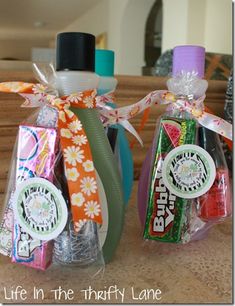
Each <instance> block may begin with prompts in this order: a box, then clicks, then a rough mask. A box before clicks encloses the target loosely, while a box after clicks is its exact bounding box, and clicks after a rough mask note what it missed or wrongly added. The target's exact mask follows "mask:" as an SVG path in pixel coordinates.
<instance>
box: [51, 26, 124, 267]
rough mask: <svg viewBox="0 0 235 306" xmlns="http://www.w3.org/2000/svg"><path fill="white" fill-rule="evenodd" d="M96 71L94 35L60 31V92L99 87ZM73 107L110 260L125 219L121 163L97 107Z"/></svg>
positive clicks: (58, 50)
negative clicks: (92, 172)
mask: <svg viewBox="0 0 235 306" xmlns="http://www.w3.org/2000/svg"><path fill="white" fill-rule="evenodd" d="M94 71H95V36H93V35H91V34H88V33H79V32H69V33H59V34H58V36H57V46H56V84H57V90H58V91H59V94H60V95H68V94H71V93H76V92H81V91H84V90H90V89H95V88H97V87H98V82H99V77H98V76H97V75H96V74H95V73H94ZM71 110H72V111H73V112H74V113H75V115H77V116H78V117H79V120H80V121H81V122H82V125H83V127H84V129H85V132H86V135H87V137H88V140H89V144H90V148H91V153H92V157H93V161H94V165H95V169H96V172H97V174H98V175H97V180H98V189H99V195H100V199H101V206H102V207H101V208H102V215H103V225H102V227H101V228H100V229H99V230H98V234H99V238H100V244H101V246H102V249H103V256H104V259H105V262H108V261H110V260H111V258H112V256H113V254H114V252H115V250H116V247H117V245H118V243H119V240H120V237H121V233H122V227H123V219H124V199H123V192H122V187H121V179H120V175H119V171H118V165H117V162H116V160H115V158H114V155H113V152H112V149H111V147H110V144H109V141H108V138H107V136H106V134H105V130H104V128H103V125H102V123H101V120H100V117H99V113H98V111H97V110H96V109H95V108H93V109H79V108H71ZM99 187H100V188H99ZM102 187H103V188H102ZM103 189H104V191H105V192H103Z"/></svg>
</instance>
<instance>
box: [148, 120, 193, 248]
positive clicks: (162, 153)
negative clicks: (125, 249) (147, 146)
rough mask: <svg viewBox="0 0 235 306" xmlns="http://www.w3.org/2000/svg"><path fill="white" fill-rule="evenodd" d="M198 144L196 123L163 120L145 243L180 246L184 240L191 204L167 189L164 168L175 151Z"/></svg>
mask: <svg viewBox="0 0 235 306" xmlns="http://www.w3.org/2000/svg"><path fill="white" fill-rule="evenodd" d="M195 141H196V121H195V120H193V119H180V118H174V117H162V118H161V120H160V129H159V133H158V137H156V152H155V153H154V155H155V156H154V159H153V160H154V162H153V165H152V172H151V183H150V189H149V200H148V207H147V214H146V223H145V229H144V238H145V239H151V240H159V241H164V242H175V243H177V242H180V241H181V240H182V233H184V232H186V231H187V227H188V225H187V223H188V221H187V220H188V218H187V215H188V214H189V213H190V209H191V200H187V199H182V198H179V197H176V196H175V195H173V194H172V193H170V191H169V190H168V189H167V188H166V187H165V185H164V183H163V180H162V165H163V161H164V159H165V157H166V155H167V154H168V153H169V152H170V151H171V150H172V149H174V148H175V147H177V146H180V145H183V144H194V143H195Z"/></svg>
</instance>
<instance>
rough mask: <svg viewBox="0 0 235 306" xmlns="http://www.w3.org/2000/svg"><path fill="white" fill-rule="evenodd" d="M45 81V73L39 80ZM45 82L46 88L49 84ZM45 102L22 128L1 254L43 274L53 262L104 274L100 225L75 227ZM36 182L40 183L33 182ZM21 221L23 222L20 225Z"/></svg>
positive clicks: (0, 234) (51, 110)
mask: <svg viewBox="0 0 235 306" xmlns="http://www.w3.org/2000/svg"><path fill="white" fill-rule="evenodd" d="M39 71H41V70H39ZM44 73H45V71H44ZM47 73H49V74H51V72H47ZM43 76H44V74H43V72H42V71H41V78H43ZM46 80H48V79H46V78H45V83H46V84H44V85H48V84H47V81H46ZM7 85H8V84H7ZM50 85H51V84H50ZM4 86H5V85H4V84H3V87H4ZM9 86H10V85H9ZM52 87H53V86H52ZM26 100H27V97H26ZM32 101H33V100H32ZM45 101H46V100H45V99H44V100H43V101H41V103H40V107H39V108H38V109H37V111H36V112H35V113H34V114H33V115H32V116H30V117H29V118H27V119H26V120H25V121H24V122H23V123H21V124H20V125H19V130H18V135H17V138H16V142H15V146H14V150H13V155H12V162H11V165H10V169H9V178H8V182H7V190H6V195H5V202H4V209H3V216H2V222H1V225H0V253H1V254H3V255H5V256H9V257H11V259H12V262H14V263H20V264H23V265H26V266H28V267H32V268H36V269H41V270H45V269H47V268H48V267H49V266H50V265H51V264H52V263H54V264H57V265H58V264H60V265H61V266H66V265H67V266H71V265H75V266H76V267H78V268H79V267H81V268H82V270H83V273H84V271H87V276H89V277H92V276H94V275H97V273H99V272H101V271H103V270H104V259H103V253H102V246H101V243H100V237H99V235H98V229H99V225H98V224H96V223H94V222H93V221H89V220H84V221H83V222H80V223H78V224H75V223H74V221H73V220H72V216H71V214H72V212H71V203H70V199H69V196H68V186H67V185H68V178H67V177H66V174H65V173H66V170H65V165H64V160H63V154H62V149H61V144H60V134H59V130H58V127H57V125H58V108H57V107H53V106H52V105H50V104H49V102H48V103H45ZM32 103H33V102H32ZM26 104H27V103H26ZM27 106H28V105H27ZM33 106H37V107H38V106H39V105H38V104H36V105H33ZM73 169H74V168H72V169H71V173H69V175H70V178H72V176H73V174H74V173H72V171H73ZM75 174H76V173H75ZM67 175H68V173H67ZM36 178H38V181H35V180H34V181H33V179H36ZM40 183H42V185H40ZM26 184H29V185H27V186H26ZM30 184H32V185H30ZM33 184H34V185H33ZM47 187H48V188H47ZM98 187H99V186H98ZM24 188H25V189H24ZM21 189H22V190H21ZM99 192H100V191H99V190H98V193H99ZM102 192H104V191H103V190H101V193H102ZM22 194H23V195H24V196H25V198H23V196H22ZM21 196H22V203H20V201H21ZM47 200H48V201H47ZM16 202H17V203H16ZM18 203H19V204H18ZM62 204H63V205H65V206H63V205H62ZM16 206H17V208H16ZM19 207H20V208H19ZM18 211H19V216H18ZM67 211H68V212H67ZM16 215H17V218H16ZM21 219H22V220H23V219H24V220H23V221H22V224H21V222H19V220H21ZM34 221H35V222H34ZM36 221H37V222H38V223H36ZM19 223H20V224H19ZM23 224H24V226H23ZM27 224H28V225H27ZM27 226H28V227H30V230H28V228H27ZM34 232H35V233H36V232H37V235H39V234H38V233H40V237H50V235H51V237H52V235H54V236H53V238H52V239H50V238H46V239H45V240H44V239H37V238H35V237H36V234H35V233H34ZM49 233H50V234H49ZM56 233H58V235H57V236H56ZM46 234H48V236H46ZM43 235H44V236H43ZM66 243H67V245H66V248H65V247H64V246H63V251H64V250H66V251H67V253H65V252H62V253H61V250H60V246H61V244H66ZM85 273H86V272H85Z"/></svg>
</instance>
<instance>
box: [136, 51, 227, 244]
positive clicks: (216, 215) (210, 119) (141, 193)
mask: <svg viewBox="0 0 235 306" xmlns="http://www.w3.org/2000/svg"><path fill="white" fill-rule="evenodd" d="M204 63H205V49H204V48H202V47H198V46H179V47H176V48H174V51H173V71H172V78H170V79H169V80H168V81H167V86H168V89H169V92H167V93H163V94H162V97H161V99H162V102H163V103H164V101H165V100H168V101H169V102H170V105H169V107H168V108H167V111H166V113H165V114H164V115H162V116H161V118H160V120H159V121H158V123H157V127H156V132H155V136H154V140H153V143H152V147H151V148H150V150H149V152H148V154H147V157H146V160H145V162H144V165H143V168H142V174H141V177H140V181H139V190H138V208H139V214H140V220H141V223H142V225H143V227H144V238H145V239H150V240H157V241H162V242H174V243H187V242H189V241H192V240H196V239H199V238H201V237H203V236H204V235H205V233H206V232H207V230H208V229H209V228H210V227H211V226H212V225H213V224H216V223H217V222H220V221H223V220H224V219H225V218H227V217H229V216H230V215H231V206H232V204H231V191H230V182H229V173H228V167H227V164H226V161H225V157H224V153H223V150H222V147H221V142H220V138H219V134H220V135H224V136H226V137H227V138H231V127H229V125H227V124H226V123H225V121H223V120H222V119H220V118H217V117H215V116H214V115H212V114H210V113H208V110H205V107H204V104H203V100H204V99H205V92H206V89H207V81H206V80H203V76H204Z"/></svg>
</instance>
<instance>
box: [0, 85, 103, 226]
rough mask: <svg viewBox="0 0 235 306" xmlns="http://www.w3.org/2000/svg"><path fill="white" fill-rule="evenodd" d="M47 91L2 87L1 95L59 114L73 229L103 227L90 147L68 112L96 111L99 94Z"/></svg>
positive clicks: (39, 87) (73, 117) (0, 86)
mask: <svg viewBox="0 0 235 306" xmlns="http://www.w3.org/2000/svg"><path fill="white" fill-rule="evenodd" d="M46 90H47V88H46V87H45V86H43V85H41V84H32V83H23V82H4V83H0V91H3V92H15V93H19V94H20V95H21V96H23V97H24V98H26V102H25V103H24V104H25V105H26V106H27V107H35V106H39V105H42V103H45V104H49V105H50V106H51V107H53V108H56V109H57V110H58V115H59V116H58V122H57V127H58V130H59V136H60V145H61V149H62V153H63V158H64V165H65V173H66V177H67V182H68V189H69V196H70V202H71V210H72V216H73V221H74V227H75V231H76V232H78V231H79V230H80V229H81V227H82V226H83V224H84V223H85V222H86V221H88V220H92V221H94V222H97V223H100V224H101V223H102V215H101V206H100V202H99V195H98V189H97V180H96V173H95V169H94V164H93V159H92V154H91V149H90V145H89V142H88V139H87V136H86V133H85V131H84V129H83V126H82V123H81V121H80V120H79V118H77V117H76V116H75V114H74V113H73V112H72V111H71V110H70V109H69V108H70V106H73V107H78V108H95V107H96V102H95V96H96V90H89V91H84V92H80V93H76V94H71V95H69V96H65V97H62V98H59V97H57V96H56V95H53V94H48V93H47V92H46Z"/></svg>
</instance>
